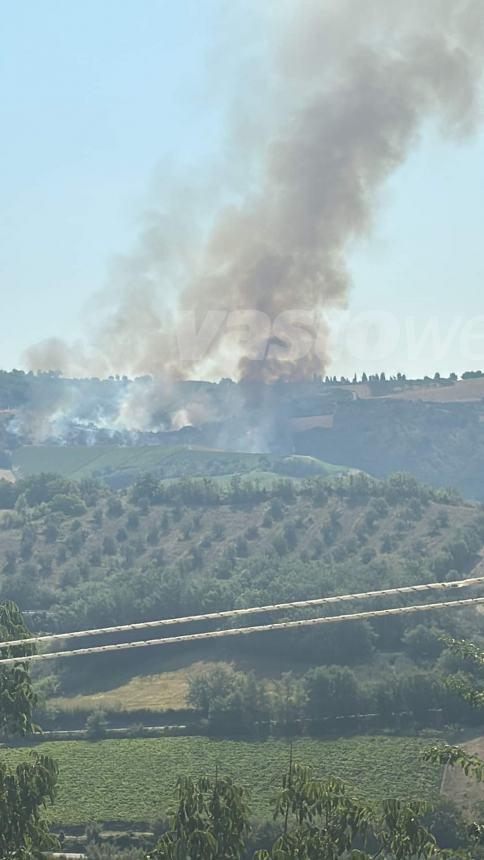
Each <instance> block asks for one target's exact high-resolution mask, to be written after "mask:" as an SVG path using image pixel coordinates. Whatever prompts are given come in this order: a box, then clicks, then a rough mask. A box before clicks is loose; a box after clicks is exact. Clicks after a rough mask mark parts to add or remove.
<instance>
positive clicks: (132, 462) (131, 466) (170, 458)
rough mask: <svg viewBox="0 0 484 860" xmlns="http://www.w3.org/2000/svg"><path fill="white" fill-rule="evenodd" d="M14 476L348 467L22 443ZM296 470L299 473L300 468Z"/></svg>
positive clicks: (180, 450)
mask: <svg viewBox="0 0 484 860" xmlns="http://www.w3.org/2000/svg"><path fill="white" fill-rule="evenodd" d="M12 460H13V469H14V471H15V473H16V475H17V477H25V476H27V475H38V474H40V473H41V472H55V473H57V474H59V475H62V476H63V477H64V478H69V479H74V480H80V479H82V478H87V477H91V476H99V477H103V476H104V477H109V476H110V477H111V478H113V477H114V476H120V477H125V478H132V479H135V478H136V475H138V474H142V473H144V472H154V473H156V474H157V476H158V477H160V478H167V479H170V478H179V477H183V476H190V477H194V476H199V477H202V476H213V477H217V476H219V477H220V478H225V479H226V478H227V476H228V477H230V476H232V475H234V474H239V475H245V474H247V475H248V474H250V476H251V477H254V478H258V479H260V480H261V481H262V482H265V481H268V480H272V481H273V480H274V479H275V477H277V478H280V477H306V476H309V475H330V474H338V473H340V472H342V471H346V470H345V469H342V468H340V467H338V466H333V465H331V464H328V463H324V462H323V461H322V460H317V459H316V458H314V457H302V456H301V457H299V456H294V455H293V456H288V457H277V456H273V455H266V454H251V453H243V452H234V451H219V450H212V449H208V448H197V447H190V446H166V445H139V446H125V447H123V446H115V445H91V446H86V445H65V446H64V445H26V446H24V447H23V448H18V449H16V451H15V452H14V453H13V457H12ZM298 471H299V472H300V474H298Z"/></svg>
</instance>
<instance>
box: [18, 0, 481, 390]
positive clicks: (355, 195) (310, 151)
mask: <svg viewBox="0 0 484 860" xmlns="http://www.w3.org/2000/svg"><path fill="white" fill-rule="evenodd" d="M280 9H281V20H282V18H283V19H284V21H283V26H282V25H281V26H280V27H278V28H277V29H276V34H277V35H275V36H274V39H273V41H272V45H271V51H270V52H268V53H269V59H267V58H266V59H264V58H261V63H260V72H261V76H263V75H266V76H267V77H269V78H270V79H271V81H272V83H271V86H270V87H265V88H264V89H263V92H264V96H265V98H267V99H268V102H267V104H266V105H265V106H264V105H262V108H261V105H259V104H258V103H257V100H258V93H257V90H256V89H254V91H253V92H251V93H250V94H249V103H250V99H253V100H254V103H257V112H258V113H259V114H262V113H265V122H264V123H261V131H260V138H259V139H257V132H256V131H255V130H254V127H253V123H252V124H251V123H250V117H247V116H244V115H243V114H242V116H239V117H238V118H237V124H236V127H237V134H238V135H239V137H241V138H242V139H244V121H245V122H246V123H247V127H248V128H249V127H250V134H249V132H247V138H249V137H250V140H251V147H252V149H251V158H253V153H254V151H255V153H256V159H255V161H256V165H257V167H256V169H255V170H253V169H252V170H251V173H250V175H251V181H250V182H248V186H249V187H248V188H247V189H246V192H245V194H243V195H240V194H239V195H238V196H237V195H232V197H234V198H235V202H232V204H231V205H227V204H225V205H219V207H218V210H217V207H215V211H214V207H213V205H212V204H210V203H209V202H208V198H204V197H203V195H198V196H197V194H195V195H194V194H193V193H191V192H190V191H189V190H188V189H187V187H186V185H185V188H184V189H182V190H181V191H180V193H178V194H177V193H175V194H174V195H173V198H172V200H173V202H172V204H171V209H170V208H168V209H166V210H165V212H164V214H163V215H162V216H161V215H159V214H158V213H156V212H155V213H154V214H152V215H151V216H150V221H149V223H148V225H147V227H146V229H145V231H144V234H143V236H142V238H141V241H140V244H139V249H138V252H137V253H136V254H134V255H132V256H131V257H130V258H128V259H127V260H125V261H121V262H120V264H119V267H118V269H119V272H120V273H121V282H122V283H121V286H118V287H117V288H116V290H114V291H113V290H112V291H111V295H112V298H113V304H112V305H109V303H108V306H107V318H106V320H105V322H104V323H103V324H102V325H101V326H100V327H99V329H98V331H97V333H96V335H95V337H94V339H93V342H92V344H91V347H90V354H91V359H90V363H91V364H92V363H93V362H94V363H96V364H97V366H98V367H99V368H100V371H101V372H106V371H110V372H131V373H133V372H134V373H140V372H142V373H143V372H144V373H146V372H149V373H154V374H160V373H161V374H163V375H165V376H166V375H169V376H175V377H176V376H178V377H182V376H186V375H190V374H191V375H193V374H195V373H199V374H201V373H203V372H205V373H207V372H208V373H211V374H212V375H215V376H216V375H220V376H224V375H227V371H228V368H230V369H231V370H232V371H233V368H234V367H238V372H239V375H242V376H244V377H245V376H247V377H249V378H251V379H255V378H263V379H273V378H275V377H282V378H286V379H288V378H294V379H296V378H300V377H304V376H306V377H307V376H310V375H312V374H313V373H315V372H322V371H323V369H324V366H325V363H326V362H327V359H328V356H327V353H326V340H327V338H326V328H325V323H324V315H325V312H326V311H328V310H331V309H332V308H337V307H344V305H345V303H346V301H347V298H348V293H349V289H350V286H351V283H350V275H349V272H348V264H347V257H348V252H349V250H350V249H351V246H352V244H353V243H354V242H355V241H356V240H358V239H359V238H361V237H363V236H365V235H367V234H368V233H369V231H370V229H371V227H372V222H373V220H374V217H375V211H376V209H377V205H378V193H379V192H380V190H381V188H382V186H383V184H384V182H385V180H386V179H387V178H388V176H389V175H390V174H391V173H392V172H393V171H394V170H395V169H397V168H398V167H399V166H400V165H401V164H402V163H403V162H404V160H405V158H406V157H407V156H408V154H409V151H410V150H411V148H412V147H413V146H414V145H415V144H416V142H417V141H418V136H419V134H420V133H421V132H422V130H423V129H424V127H425V125H426V124H427V123H428V122H429V121H435V120H437V121H438V123H439V128H440V129H441V131H442V133H444V134H447V135H448V134H450V135H454V136H460V135H463V134H467V133H469V131H472V127H473V125H474V123H475V122H476V119H477V116H478V96H479V87H480V66H481V65H482V59H483V38H482V35H483V34H482V23H481V19H482V17H483V16H482V14H481V13H482V3H481V2H480V0H465V2H464V0H462V2H459V0H426V2H425V3H423V2H421V0H419V2H415V0H413V2H412V0H411V2H406V3H402V0H378V2H377V0H367V2H365V3H362V2H361V0H337V2H331V3H324V2H315V3H313V2H308V1H307V0H303V2H301V3H290V4H289V5H288V6H284V4H282V5H281V7H280ZM279 23H281V22H279ZM281 31H282V32H281ZM268 65H270V68H268V67H267V66H268ZM268 94H269V95H268ZM246 101H247V96H246ZM234 134H235V132H233V133H232V134H231V135H229V140H230V143H231V146H232V147H233V150H232V151H233V154H234V158H240V159H242V163H243V158H244V153H243V152H242V151H241V147H240V145H237V143H236V141H235V139H234ZM229 157H230V152H229ZM239 173H240V171H239ZM254 177H255V180H254ZM220 179H221V182H222V177H221V178H220ZM194 200H195V204H194V202H193V201H194ZM204 207H206V209H205V210H204ZM204 211H205V215H206V217H204ZM184 213H185V216H186V217H185V218H184ZM208 224H210V225H211V226H210V229H209V230H208V231H207V225H208ZM173 288H175V295H176V300H175V302H174V303H173V302H172V304H171V306H170V302H168V303H166V302H164V301H163V300H164V297H165V296H166V294H167V292H168V293H170V295H173ZM173 305H174V306H173ZM168 307H171V311H170V313H168V310H167V308H168ZM247 309H250V310H257V311H262V312H264V313H266V314H268V316H269V317H270V319H271V321H274V320H276V319H277V318H278V316H279V315H280V314H281V313H283V312H285V311H288V310H294V309H297V310H301V311H306V312H307V311H311V312H313V313H314V315H315V316H314V324H315V326H316V327H317V330H318V339H317V348H316V345H315V343H314V342H313V347H312V348H311V350H310V351H309V352H308V354H307V355H305V356H304V357H302V358H301V357H298V358H297V359H293V358H292V357H291V351H290V349H288V350H287V355H286V353H285V349H286V347H289V346H290V344H289V340H288V339H287V340H286V339H285V338H284V337H280V336H274V337H270V338H269V339H268V340H267V346H266V349H265V350H263V353H264V360H258V361H254V360H253V358H252V357H251V354H247V353H246V352H245V351H244V346H243V344H239V343H238V341H237V339H235V340H234V334H233V332H232V333H231V334H230V335H229V334H228V333H226V334H224V333H223V332H222V334H219V335H218V336H217V337H215V338H214V341H213V344H212V350H211V353H210V355H209V356H208V357H207V356H201V357H200V359H192V360H190V361H180V358H179V355H178V351H177V342H176V338H175V337H174V326H175V324H176V319H177V314H179V313H182V312H183V313H186V312H196V314H197V318H198V319H199V320H203V318H204V315H205V314H206V313H207V311H211V310H227V311H229V312H230V311H233V310H247ZM55 345H56V355H55V359H56V361H57V362H58V361H60V360H62V359H61V358H60V356H59V342H58V341H56V342H55ZM34 349H35V351H34V350H32V351H31V352H30V353H29V356H28V362H29V364H30V365H31V366H32V365H33V366H34V367H35V368H46V367H51V366H52V364H51V362H52V356H51V355H50V354H49V351H48V349H47V351H46V353H45V354H44V355H42V349H39V347H38V346H37V347H35V348H34ZM65 360H66V364H67V365H69V364H70V363H71V350H70V348H69V347H66V352H65ZM88 363H89V362H88ZM62 369H66V368H62Z"/></svg>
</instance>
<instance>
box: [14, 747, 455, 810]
mask: <svg viewBox="0 0 484 860" xmlns="http://www.w3.org/2000/svg"><path fill="white" fill-rule="evenodd" d="M428 743H431V741H423V740H419V739H417V738H407V737H385V736H377V737H368V736H362V737H353V738H347V739H338V740H334V741H333V740H332V741H328V740H324V741H323V740H313V739H307V738H300V739H296V740H295V741H294V743H293V754H294V758H295V760H296V761H297V762H299V763H301V764H311V765H312V766H313V767H314V769H315V771H316V773H317V774H319V775H321V776H323V775H326V776H330V775H333V776H339V777H342V778H343V779H345V780H347V781H348V782H351V783H352V784H353V786H354V787H355V791H356V792H357V793H358V794H360V795H362V796H364V797H366V798H367V799H383V798H385V797H391V796H393V797H396V796H398V797H414V798H416V797H419V798H425V799H426V800H430V801H432V800H435V799H436V798H437V796H438V793H439V785H440V773H441V771H440V768H439V767H437V766H435V765H431V764H424V763H423V762H422V761H421V760H420V752H421V750H422V748H423V747H424V746H426V745H427V744H428ZM36 749H37V751H38V752H42V753H43V754H47V755H51V756H53V757H54V758H55V759H56V760H57V762H58V764H59V767H60V785H59V795H58V799H57V802H56V804H55V807H54V809H53V810H50V811H49V815H50V817H51V819H52V820H53V821H55V822H57V823H61V824H63V825H64V826H68V825H74V824H82V823H84V822H86V821H91V820H97V821H100V822H106V821H109V822H119V823H127V822H130V823H131V822H133V823H141V822H146V821H148V822H149V821H152V820H154V819H156V818H157V817H161V816H162V815H164V814H166V812H167V811H168V809H169V808H170V806H171V803H172V799H173V792H174V787H175V782H176V778H177V776H178V775H179V774H190V775H192V776H200V775H202V774H213V773H214V771H215V768H216V767H218V769H219V772H220V773H223V774H227V775H229V776H231V777H233V778H235V779H236V780H238V781H239V782H240V783H242V784H243V785H245V786H246V787H247V788H249V789H250V792H251V798H252V811H253V814H254V816H257V817H260V818H269V817H270V815H271V799H272V798H273V796H274V793H275V792H276V791H277V789H278V787H279V786H280V781H281V774H282V772H283V771H284V770H285V768H287V764H288V759H289V744H288V742H287V741H284V740H275V739H270V740H267V741H260V742H255V741H254V742H245V741H230V740H211V739H208V738H199V737H187V738H160V739H157V740H151V739H150V740H145V739H139V740H106V741H98V742H88V741H70V742H67V741H66V742H58V743H42V744H40V745H39V746H37V748H36ZM28 754H29V751H28V750H27V749H25V748H21V749H8V750H6V749H2V751H1V756H2V759H3V758H6V760H7V761H8V763H9V764H17V763H18V762H19V761H21V760H23V759H25V757H26V756H27V755H28Z"/></svg>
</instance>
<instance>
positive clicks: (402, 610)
mask: <svg viewBox="0 0 484 860" xmlns="http://www.w3.org/2000/svg"><path fill="white" fill-rule="evenodd" d="M483 603H484V597H471V598H468V599H466V600H450V601H447V602H444V603H424V604H421V605H417V606H400V607H397V608H394V609H378V610H375V611H374V612H356V613H353V614H351V615H333V616H324V617H322V618H305V619H301V620H299V621H283V622H277V623H276V624H263V625H259V626H257V627H237V628H233V629H228V630H212V631H209V632H206V633H187V634H184V635H183V636H171V637H166V638H164V639H147V640H143V641H141V642H122V643H119V644H116V645H97V646H95V647H94V648H77V649H76V650H73V651H53V652H50V653H48V654H32V655H28V656H26V657H8V658H4V659H1V660H0V667H2V666H12V665H14V664H16V663H36V662H41V661H43V660H56V659H58V658H61V657H79V656H81V655H85V654H107V653H111V652H113V651H127V650H129V649H132V648H150V647H153V646H155V645H177V644H179V643H181V642H197V641H201V640H203V639H222V638H224V637H226V636H246V635H249V634H252V633H265V632H266V631H269V630H291V629H295V628H299V627H310V626H313V625H316V624H318V625H319V624H338V623H341V622H345V621H362V620H366V619H368V618H384V617H389V616H393V615H404V614H410V613H413V612H430V611H433V610H435V609H450V608H457V607H459V606H460V607H462V606H475V605H477V604H483ZM23 641H24V642H25V640H23ZM6 645H7V646H8V645H11V643H6Z"/></svg>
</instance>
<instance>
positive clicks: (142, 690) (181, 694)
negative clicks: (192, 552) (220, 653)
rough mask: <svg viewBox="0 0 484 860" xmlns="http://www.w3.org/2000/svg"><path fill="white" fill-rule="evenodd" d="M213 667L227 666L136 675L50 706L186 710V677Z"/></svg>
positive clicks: (199, 663) (205, 665)
mask: <svg viewBox="0 0 484 860" xmlns="http://www.w3.org/2000/svg"><path fill="white" fill-rule="evenodd" d="M215 665H219V666H220V665H223V666H228V665H229V664H228V663H221V662H218V663H217V664H215V663H211V662H203V661H201V660H198V661H195V662H193V663H191V664H189V665H188V666H182V667H180V668H177V669H173V670H172V671H167V672H162V673H157V674H152V675H151V674H149V675H138V676H136V677H134V678H131V679H130V680H129V681H128V682H127V683H125V684H120V685H119V686H116V687H113V689H111V690H101V691H99V692H93V693H87V694H85V695H82V694H80V695H77V696H71V697H67V696H62V697H61V696H59V697H55V698H52V699H51V700H50V704H51V705H52V706H53V707H55V708H59V709H60V710H61V711H76V710H83V711H84V710H89V709H92V710H94V709H96V708H105V709H108V710H110V709H115V710H118V709H119V710H120V711H127V712H129V711H136V710H138V709H143V710H154V711H163V710H168V709H169V708H174V709H179V708H186V707H187V702H186V696H187V692H188V679H189V677H190V676H191V675H195V674H196V673H198V672H203V671H206V670H207V669H210V668H212V667H214V666H215Z"/></svg>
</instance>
